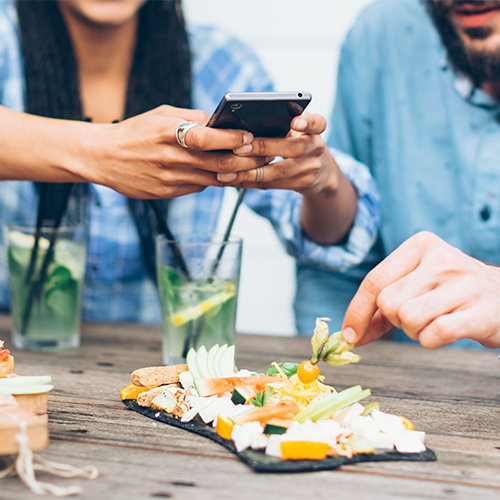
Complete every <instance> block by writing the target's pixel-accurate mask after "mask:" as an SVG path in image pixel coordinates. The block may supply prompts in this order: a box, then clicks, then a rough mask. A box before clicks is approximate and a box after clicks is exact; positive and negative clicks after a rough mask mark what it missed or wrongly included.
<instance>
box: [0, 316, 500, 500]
mask: <svg viewBox="0 0 500 500" xmlns="http://www.w3.org/2000/svg"><path fill="white" fill-rule="evenodd" d="M8 328H9V320H8V318H6V317H5V316H1V315H0V338H2V339H4V340H6V341H8ZM160 340H161V329H160V328H159V327H156V326H152V327H144V326H142V325H140V326H139V325H109V324H86V325H84V334H83V344H82V348H81V349H79V350H77V351H69V352H65V353H50V354H40V353H31V352H17V351H16V350H14V349H12V351H13V353H14V355H15V356H16V371H17V372H18V373H20V374H25V375H28V374H33V375H36V374H46V373H48V374H51V375H52V377H53V379H54V384H55V390H54V391H53V392H52V393H50V394H49V421H50V432H51V445H50V447H49V449H48V450H46V451H44V452H43V453H42V455H43V456H45V457H47V458H49V459H53V460H58V461H61V462H70V463H74V464H77V465H83V464H86V463H92V464H94V465H97V466H98V467H99V469H100V470H101V478H100V479H98V480H97V481H93V482H87V481H84V480H59V479H57V480H56V482H57V483H58V484H61V485H62V484H73V483H79V484H81V485H82V486H84V487H85V490H86V492H85V494H84V495H83V496H82V497H81V498H91V497H92V498H138V499H142V498H154V497H164V498H165V497H169V498H182V499H191V498H196V499H197V498H203V499H205V498H208V499H211V498H217V499H225V498H231V499H233V498H235V497H238V498H242V499H244V500H246V499H247V498H248V499H250V498H251V499H254V498H258V497H259V496H261V497H263V498H278V497H281V498H283V497H285V498H286V497H290V498H301V499H302V498H304V497H306V498H310V497H311V498H314V497H317V498H332V496H337V497H338V498H354V499H358V498H360V499H361V498H363V499H364V498H370V499H372V498H373V499H379V498H380V499H382V498H384V499H393V498H394V499H395V498H408V497H409V496H412V497H414V498H422V499H423V498H450V497H453V498H464V499H469V498H473V497H475V496H478V497H480V498H482V499H483V498H484V499H487V500H488V499H490V498H498V497H499V495H500V474H499V473H498V471H499V470H500V418H499V407H500V394H499V393H500V391H499V390H498V388H499V387H500V384H499V382H500V361H498V359H496V351H466V350H459V349H443V350H440V351H427V350H425V349H422V348H420V347H419V346H415V345H403V344H395V343H391V342H384V341H381V342H377V343H374V344H372V345H370V346H366V347H364V348H361V349H359V352H360V353H361V354H362V355H363V360H362V362H361V363H360V364H359V365H356V366H346V367H341V368H331V367H328V366H326V365H323V366H322V372H323V374H324V375H325V376H326V380H327V382H328V383H331V384H332V385H334V386H335V387H337V388H338V389H343V388H345V387H348V386H351V385H355V384H361V385H363V386H364V387H369V388H371V389H372V392H373V394H374V397H373V398H372V400H377V401H379V402H380V404H381V407H382V409H383V410H386V411H389V412H393V413H397V414H403V415H405V416H407V417H408V418H410V419H411V420H412V421H414V423H415V424H416V426H417V428H419V429H421V430H425V431H426V432H427V433H428V440H427V444H428V445H429V446H430V447H431V448H433V449H434V450H435V451H436V452H437V455H438V461H437V462H433V463H417V462H392V463H391V462H387V463H383V462H380V463H376V464H370V463H366V464H357V465H355V466H348V467H343V468H342V469H341V470H339V471H334V472H322V473H312V474H300V475H289V474H287V475H267V474H263V475H256V474H255V473H253V472H252V471H251V470H250V469H248V468H247V467H246V466H245V465H243V464H242V463H240V462H239V460H238V459H237V458H236V457H235V456H234V455H232V454H231V453H230V452H228V451H227V450H225V449H223V448H222V447H221V446H220V445H218V444H217V443H214V442H212V441H210V440H208V439H205V438H202V437H200V436H197V435H194V434H191V433H188V432H186V431H183V430H181V429H177V428H173V427H170V426H167V425H163V424H160V423H156V422H153V421H152V420H150V419H147V418H145V417H143V416H141V415H139V414H136V413H134V412H131V411H128V410H126V409H125V408H124V407H123V405H122V403H121V402H120V401H119V400H118V393H119V391H120V389H121V388H122V387H123V386H125V385H126V384H127V383H128V382H129V380H130V372H131V371H132V370H133V369H135V368H139V367H143V366H151V365H157V364H161V354H160ZM237 348H238V357H237V362H238V365H239V366H240V367H248V368H253V369H256V370H265V369H267V367H268V366H269V364H270V363H271V361H274V360H276V361H288V360H289V361H300V360H302V359H304V358H306V357H308V356H309V353H310V343H309V339H305V338H293V339H291V338H285V339H283V338H273V337H261V336H254V335H248V336H247V335H244V336H243V335H240V336H239V337H238V340H237ZM44 479H48V477H47V476H45V477H44ZM275 493H276V494H275ZM273 495H274V496H273ZM32 497H33V498H34V497H35V496H34V495H31V494H29V493H26V490H25V488H24V486H22V485H21V484H20V483H19V481H18V480H17V479H6V480H5V479H4V480H2V482H1V484H0V498H2V499H4V498H5V499H11V498H12V499H14V498H15V499H16V500H17V499H19V498H23V499H24V498H27V499H30V498H32ZM37 498H38V497H37Z"/></svg>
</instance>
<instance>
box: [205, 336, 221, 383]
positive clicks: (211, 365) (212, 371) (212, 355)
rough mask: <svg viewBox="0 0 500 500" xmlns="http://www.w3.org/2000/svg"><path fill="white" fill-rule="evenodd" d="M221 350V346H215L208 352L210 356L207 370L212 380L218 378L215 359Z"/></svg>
mask: <svg viewBox="0 0 500 500" xmlns="http://www.w3.org/2000/svg"><path fill="white" fill-rule="evenodd" d="M218 350H219V344H215V345H214V346H212V347H211V348H210V350H209V351H208V356H207V368H208V371H209V372H210V373H209V377H210V378H216V377H217V371H216V369H215V357H216V356H217V352H218Z"/></svg>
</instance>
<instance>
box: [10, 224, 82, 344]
mask: <svg viewBox="0 0 500 500" xmlns="http://www.w3.org/2000/svg"><path fill="white" fill-rule="evenodd" d="M5 240H6V243H7V245H6V247H7V262H8V267H9V276H10V292H11V311H12V341H13V344H14V345H15V347H17V348H18V349H29V350H39V351H58V350H63V349H71V348H76V347H78V346H79V345H80V333H81V320H80V302H81V291H82V284H83V278H84V275H85V261H86V241H87V237H86V230H85V228H84V226H72V227H61V228H58V229H54V228H45V227H42V228H41V229H39V230H38V232H37V229H36V228H34V227H17V226H7V227H5Z"/></svg>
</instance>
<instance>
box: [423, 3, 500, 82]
mask: <svg viewBox="0 0 500 500" xmlns="http://www.w3.org/2000/svg"><path fill="white" fill-rule="evenodd" d="M422 1H423V3H424V4H425V6H426V8H427V11H428V12H429V15H430V17H431V19H432V21H433V22H434V25H435V27H436V29H437V31H438V33H439V36H440V38H441V42H442V43H443V45H444V47H445V48H446V52H447V54H448V60H449V62H450V64H451V65H452V67H453V69H454V70H455V71H456V72H457V73H458V74H460V75H462V76H465V77H467V78H469V79H470V80H471V81H472V82H473V83H474V85H477V86H479V85H481V84H482V83H491V84H498V83H500V48H499V50H498V51H486V50H478V49H475V48H473V47H472V46H470V45H467V44H466V43H464V42H463V40H462V38H461V37H460V35H459V34H458V33H457V32H456V30H455V28H454V27H453V24H452V23H451V21H450V19H449V17H448V16H449V2H441V1H439V0H438V1H434V0H422ZM467 3H469V4H471V3H474V4H476V5H482V4H490V3H498V5H500V0H497V1H495V2H493V0H454V1H453V5H460V4H467ZM464 33H465V34H466V35H467V36H468V37H469V38H471V39H473V40H484V39H486V38H488V36H489V35H490V34H491V28H489V27H477V28H467V29H464Z"/></svg>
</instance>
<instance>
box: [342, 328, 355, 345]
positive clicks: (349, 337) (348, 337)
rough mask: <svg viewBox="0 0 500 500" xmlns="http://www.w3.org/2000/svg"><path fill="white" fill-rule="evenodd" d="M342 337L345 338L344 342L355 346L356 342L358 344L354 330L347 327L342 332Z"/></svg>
mask: <svg viewBox="0 0 500 500" xmlns="http://www.w3.org/2000/svg"><path fill="white" fill-rule="evenodd" d="M342 337H344V340H345V341H346V342H347V343H348V344H354V342H356V332H355V331H354V330H353V329H352V328H349V327H347V328H346V329H345V330H344V331H343V332H342Z"/></svg>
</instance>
